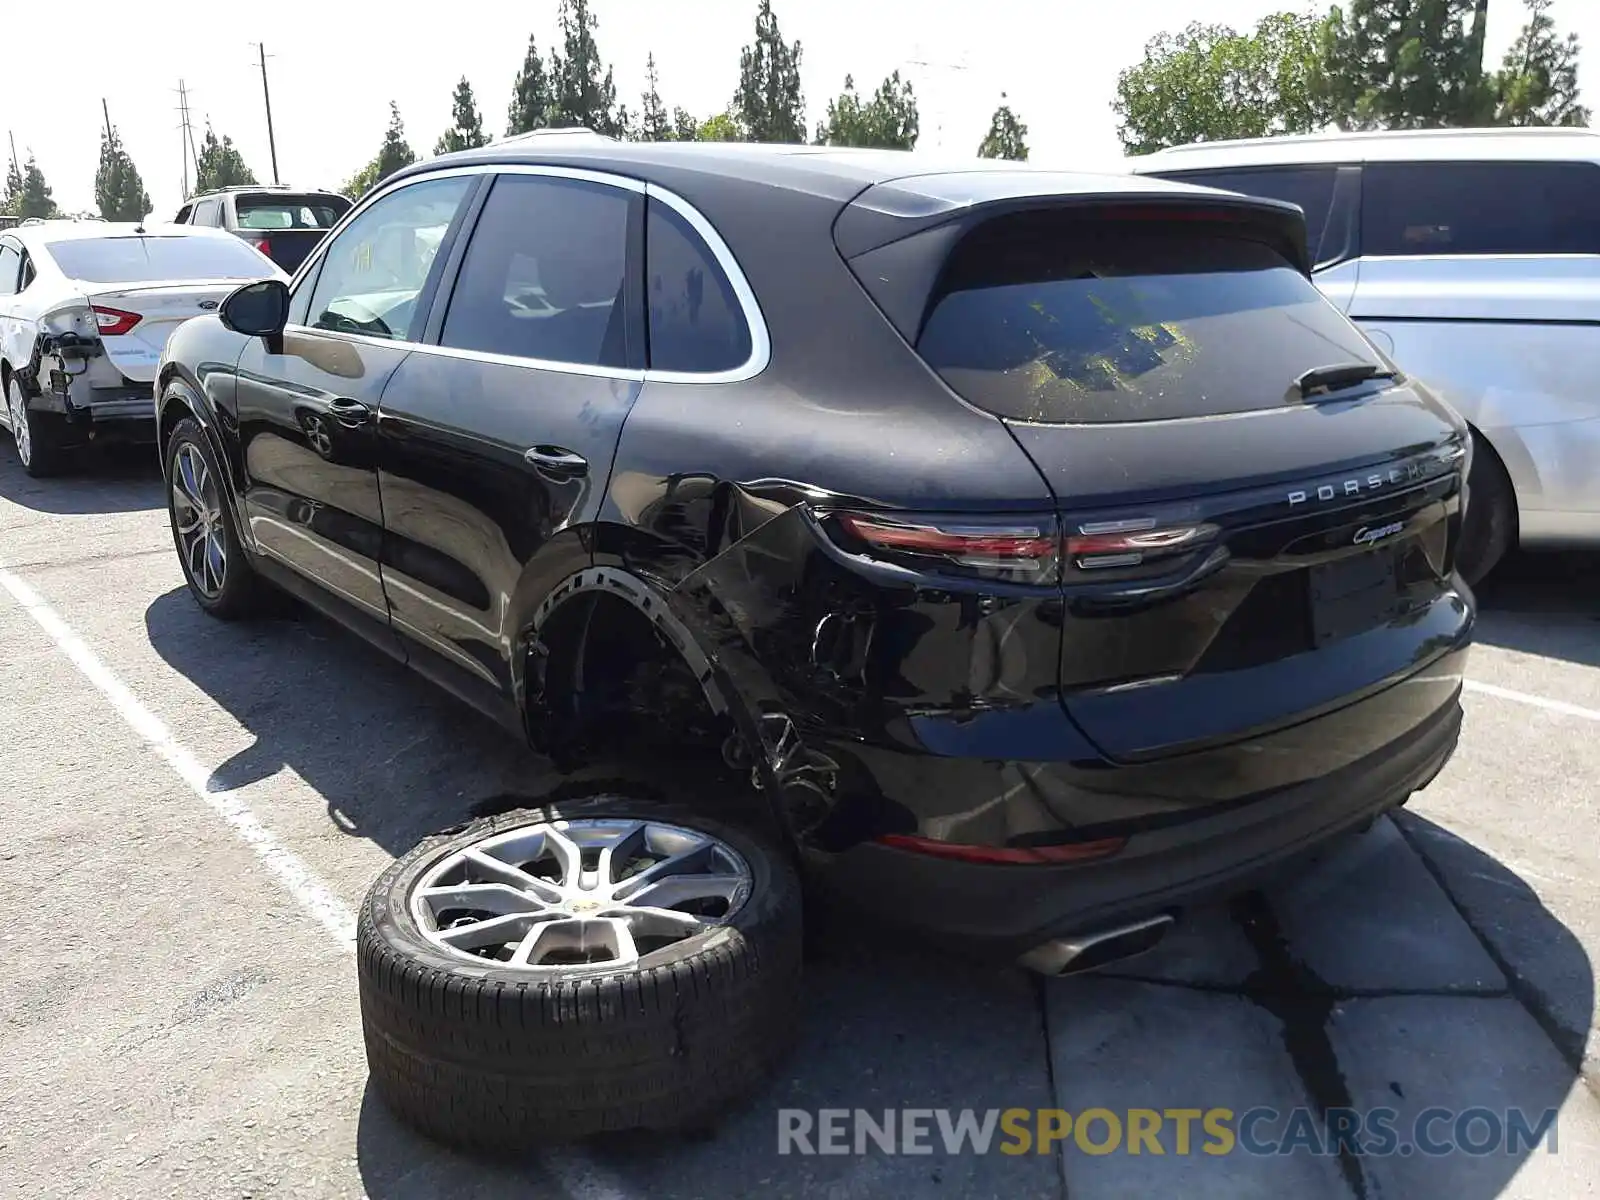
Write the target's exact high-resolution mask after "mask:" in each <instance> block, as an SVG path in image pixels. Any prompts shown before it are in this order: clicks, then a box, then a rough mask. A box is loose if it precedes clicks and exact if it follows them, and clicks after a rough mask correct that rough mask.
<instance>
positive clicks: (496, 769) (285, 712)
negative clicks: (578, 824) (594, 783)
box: [145, 588, 551, 857]
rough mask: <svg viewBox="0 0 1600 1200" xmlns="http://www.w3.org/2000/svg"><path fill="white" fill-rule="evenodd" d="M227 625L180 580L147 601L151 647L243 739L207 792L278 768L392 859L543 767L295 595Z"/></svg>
mask: <svg viewBox="0 0 1600 1200" xmlns="http://www.w3.org/2000/svg"><path fill="white" fill-rule="evenodd" d="M286 607H288V608H289V612H290V614H291V615H288V616H284V617H280V618H274V619H263V620H259V621H252V622H238V623H227V622H222V621H216V620H213V619H212V618H210V617H208V616H206V615H205V614H204V613H203V612H201V611H200V609H199V607H198V606H197V605H196V604H195V603H194V600H193V598H192V597H191V596H190V595H189V593H188V591H187V590H186V589H184V588H177V589H175V590H173V591H170V592H167V593H166V594H164V595H162V596H159V597H157V599H156V600H155V601H154V602H153V603H152V604H151V605H150V606H149V608H148V609H146V611H145V630H146V633H147V635H148V637H149V640H150V645H151V646H152V648H154V649H155V651H156V652H157V653H158V654H159V655H160V656H161V657H162V658H163V659H164V660H165V661H166V662H167V663H168V665H170V666H171V667H172V668H173V669H175V670H176V671H178V672H179V673H180V674H182V675H183V676H184V677H185V678H187V679H188V680H189V681H190V682H191V683H193V684H194V685H195V686H196V687H198V688H200V690H201V691H203V692H205V694H206V695H208V696H210V697H211V699H212V700H214V701H215V702H216V703H217V704H218V705H220V706H221V707H222V708H223V709H224V710H226V711H227V712H228V713H229V714H231V715H232V716H233V717H234V719H235V720H237V721H238V722H239V724H240V725H241V726H243V727H244V728H245V729H246V730H248V731H249V732H250V733H251V734H252V735H253V736H254V739H255V740H254V741H253V743H252V744H251V745H250V746H249V747H247V748H246V749H244V750H242V751H240V752H239V753H238V754H235V755H234V756H233V757H232V758H230V759H229V760H227V761H226V762H224V763H222V764H221V765H220V766H218V767H216V768H215V770H214V771H213V772H212V775H211V779H210V780H209V785H210V786H211V787H212V788H213V789H214V790H228V789H233V788H240V787H244V786H247V785H249V784H251V783H256V782H258V781H260V780H263V779H266V778H269V777H271V776H272V775H274V774H276V773H277V772H278V771H280V770H281V769H283V768H284V767H288V768H290V769H291V770H293V771H294V772H295V773H296V774H297V775H299V776H300V777H301V778H302V779H303V780H305V782H306V783H307V784H308V785H309V786H310V787H311V788H313V789H314V790H315V791H316V792H317V793H318V794H320V795H321V796H322V797H323V798H324V800H325V801H326V803H327V810H328V818H329V820H330V821H331V822H332V823H333V824H334V825H335V826H337V827H338V828H339V829H341V830H343V831H344V832H346V833H349V834H352V835H356V836H360V837H364V838H367V839H369V840H371V841H373V842H375V843H376V844H378V845H379V846H381V847H382V848H383V849H384V850H385V851H387V852H388V853H389V854H390V855H392V856H394V857H399V856H400V855H402V854H404V853H405V852H406V851H408V850H410V849H411V848H412V847H413V846H414V845H415V844H416V843H417V842H418V841H420V840H421V839H422V838H423V837H424V836H426V835H427V834H429V833H433V832H435V831H437V830H439V829H443V828H446V827H447V826H450V825H454V824H457V823H459V822H460V821H462V820H464V819H466V818H468V817H470V816H472V815H474V814H473V808H474V806H475V805H476V804H478V803H479V802H481V801H482V800H483V799H484V798H485V797H490V796H497V795H502V794H504V793H508V792H512V793H530V792H537V791H538V790H540V787H541V785H542V783H543V782H544V781H546V780H548V779H550V778H551V772H550V768H549V766H548V764H546V763H545V762H544V761H543V760H541V759H540V758H538V757H537V756H536V755H534V754H532V753H531V752H530V751H528V750H526V749H524V748H523V747H522V746H520V745H519V744H518V743H517V741H516V740H515V739H514V738H512V737H511V736H510V735H508V734H506V733H505V732H503V731H502V730H500V729H499V728H498V727H497V726H495V725H493V724H492V723H491V722H490V721H489V720H488V718H486V717H482V716H480V715H478V714H477V713H476V712H474V711H473V710H472V709H470V708H468V707H467V706H466V705H464V704H461V703H460V702H458V701H456V700H455V699H454V698H453V697H451V696H449V695H448V694H446V693H444V692H442V691H440V690H439V689H438V688H437V687H435V686H434V685H433V684H431V683H429V682H428V681H427V680H425V679H423V678H421V677H420V676H418V675H417V674H415V673H414V672H412V671H411V670H410V669H409V668H407V667H405V666H404V665H402V664H401V663H398V662H395V661H393V660H392V659H390V658H388V657H386V656H385V655H384V654H382V653H381V652H380V651H378V650H376V649H374V648H373V647H371V646H368V645H367V644H366V643H364V642H362V641H361V639H359V638H358V637H356V636H355V635H354V634H352V633H349V632H348V631H346V630H344V629H342V628H340V627H339V626H337V625H336V624H334V623H333V622H331V621H328V620H326V619H324V618H322V617H321V616H318V615H316V614H314V613H312V612H310V611H309V610H307V609H304V608H300V607H298V606H286Z"/></svg>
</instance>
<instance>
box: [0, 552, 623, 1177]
mask: <svg viewBox="0 0 1600 1200" xmlns="http://www.w3.org/2000/svg"><path fill="white" fill-rule="evenodd" d="M0 589H4V590H5V591H6V592H7V593H8V594H9V595H10V596H11V598H12V599H13V600H15V601H16V602H17V605H18V606H19V607H20V608H21V609H22V610H23V611H24V612H26V613H27V614H28V616H29V617H31V618H32V619H33V622H34V624H36V625H38V626H39V628H40V629H42V630H43V631H44V632H45V634H46V635H47V636H48V637H49V638H50V640H51V641H52V642H54V643H55V645H56V647H57V648H58V649H59V650H60V651H61V652H62V653H63V654H64V655H66V657H67V658H68V660H70V661H71V663H72V665H73V666H75V667H77V668H78V670H79V671H80V672H81V673H82V674H83V676H84V678H86V679H87V680H88V681H89V682H90V683H91V684H93V685H94V687H95V689H96V690H97V691H99V692H100V694H101V695H103V696H104V697H105V698H106V700H107V701H108V702H109V703H110V704H111V706H112V707H113V708H114V709H116V711H117V714H118V715H119V716H120V717H121V718H122V719H123V720H124V721H125V722H127V724H128V726H129V728H131V729H132V730H133V731H134V732H135V733H137V734H138V735H139V736H140V737H141V738H143V739H144V741H145V742H146V743H147V744H148V745H149V746H150V748H151V749H152V750H154V751H155V752H156V754H157V755H158V756H160V758H161V759H162V761H163V762H165V763H166V764H167V765H168V766H169V767H171V768H172V770H173V771H174V772H175V773H176V774H177V775H178V777H179V778H181V779H182V780H183V781H184V783H186V784H187V785H188V786H189V789H190V790H191V791H192V792H194V794H195V795H196V796H198V797H199V798H200V799H201V800H202V801H204V802H205V804H206V806H207V807H208V808H210V809H211V810H212V811H213V812H215V813H216V814H217V815H218V816H219V817H221V818H222V819H223V820H224V821H226V822H227V824H228V827H229V828H230V829H232V830H233V832H234V834H235V835H236V836H237V837H238V838H239V840H240V841H242V842H244V844H245V845H246V846H248V847H249V848H250V850H251V852H252V853H254V854H255V856H256V857H257V858H258V859H260V860H261V863H262V865H263V866H265V867H266V868H267V870H268V871H270V872H271V873H272V874H273V876H275V877H276V878H277V880H278V882H279V883H280V884H282V885H283V887H284V890H286V891H287V892H288V893H289V894H290V895H291V896H292V897H293V898H294V900H295V902H296V903H297V904H299V905H300V907H301V908H302V909H304V910H305V912H306V913H307V915H309V916H310V917H312V918H313V919H314V920H315V921H316V922H317V923H318V924H319V925H321V926H322V927H323V928H324V929H325V930H327V931H328V933H330V934H331V935H332V936H333V938H334V939H335V940H336V941H337V942H338V943H339V945H340V946H341V947H343V948H344V949H345V950H347V951H354V949H355V944H356V919H355V914H354V913H353V912H351V911H350V908H349V906H348V905H346V904H345V902H344V901H343V900H341V899H340V898H339V897H338V895H337V894H335V892H334V890H333V889H332V888H331V887H329V886H328V885H327V884H326V883H324V882H323V880H322V879H321V878H320V877H319V876H318V875H317V873H316V872H315V871H313V870H312V869H311V868H310V867H309V866H307V865H306V863H305V860H303V859H302V858H301V857H300V856H299V855H298V854H296V853H295V852H294V851H293V850H290V849H289V848H288V847H286V846H284V845H283V844H282V843H281V842H279V841H278V839H277V837H276V836H275V835H274V834H273V832H272V830H270V829H268V828H267V827H266V826H265V825H264V824H262V823H261V821H260V819H259V818H257V816H256V814H255V813H254V812H253V811H252V810H251V808H250V806H249V805H248V804H247V803H245V801H244V800H243V798H242V797H241V796H240V795H239V793H238V792H237V791H235V790H233V789H220V790H219V789H213V788H212V787H210V786H209V782H208V781H209V779H210V777H211V772H210V771H209V770H208V769H207V768H206V767H205V766H203V765H202V764H201V762H200V760H199V759H197V758H196V757H195V756H194V755H193V754H192V753H191V752H190V751H189V750H188V749H187V748H186V747H185V746H184V745H183V744H182V743H181V742H179V741H178V739H177V738H176V737H174V736H173V734H172V731H171V730H170V729H168V728H167V726H166V724H165V723H164V722H163V721H162V720H161V718H159V717H158V716H156V715H155V714H154V713H153V712H151V711H150V710H149V709H148V708H147V707H145V705H144V703H143V702H142V701H140V699H139V698H138V697H137V696H135V695H134V694H133V692H132V691H131V690H130V689H129V688H128V686H127V685H126V684H124V683H123V682H122V681H121V680H120V679H118V678H117V676H116V675H115V674H114V673H113V672H112V671H111V668H109V667H108V666H106V665H105V663H104V662H102V661H101V660H100V657H99V656H98V655H97V654H95V652H94V651H93V650H91V649H89V647H88V645H87V644H86V643H85V642H84V641H83V639H82V638H80V637H79V636H78V635H77V634H76V633H74V632H73V630H72V628H71V627H70V626H69V625H68V624H67V623H66V622H65V621H63V620H62V619H61V618H60V617H59V616H57V615H56V613H55V610H53V609H52V608H51V607H50V606H49V605H48V604H46V603H45V602H44V600H43V599H42V598H41V597H40V595H39V593H38V592H36V591H34V590H33V588H32V587H30V586H29V585H28V584H27V583H26V582H24V581H23V580H22V579H21V578H19V577H18V576H17V575H16V574H14V573H13V572H12V571H11V570H9V569H8V568H7V566H6V565H5V564H4V563H0ZM543 1165H544V1167H545V1169H546V1170H548V1171H549V1172H550V1173H551V1174H552V1175H554V1176H555V1177H556V1178H557V1179H558V1181H559V1182H560V1184H561V1187H562V1190H563V1191H564V1192H565V1193H566V1195H567V1196H568V1197H570V1198H571V1200H629V1196H630V1193H629V1192H627V1191H626V1190H625V1189H623V1188H622V1187H620V1186H618V1184H617V1183H616V1182H615V1181H613V1180H612V1178H611V1177H610V1176H609V1174H608V1173H607V1172H606V1171H605V1170H604V1169H603V1168H602V1167H600V1166H599V1164H597V1163H595V1162H593V1161H592V1160H590V1159H588V1158H587V1157H586V1156H584V1155H583V1154H581V1153H580V1152H576V1151H556V1152H553V1153H550V1154H548V1155H546V1156H545V1157H544V1159H543Z"/></svg>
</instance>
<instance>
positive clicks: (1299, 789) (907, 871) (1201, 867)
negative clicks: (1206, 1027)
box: [807, 651, 1465, 958]
mask: <svg viewBox="0 0 1600 1200" xmlns="http://www.w3.org/2000/svg"><path fill="white" fill-rule="evenodd" d="M1464 661H1465V651H1457V652H1455V653H1453V654H1450V655H1447V656H1446V657H1445V659H1444V660H1441V661H1440V662H1438V663H1435V664H1434V665H1433V666H1431V667H1430V668H1428V669H1427V670H1426V671H1424V672H1420V673H1419V674H1418V676H1417V677H1414V678H1413V679H1409V680H1405V681H1403V682H1401V683H1400V684H1398V685H1395V687H1394V688H1391V689H1389V692H1387V693H1384V694H1383V695H1380V696H1378V697H1372V698H1369V699H1368V700H1365V701H1362V702H1360V703H1358V704H1356V705H1352V706H1351V707H1350V708H1349V709H1346V710H1342V711H1343V716H1344V718H1345V719H1344V721H1343V722H1335V721H1333V720H1332V718H1331V717H1324V718H1320V719H1318V720H1315V721H1311V722H1308V723H1307V724H1306V725H1305V726H1302V727H1299V730H1298V732H1299V733H1300V734H1301V738H1300V739H1299V741H1300V744H1302V745H1305V744H1308V742H1309V741H1310V740H1316V739H1318V738H1323V739H1327V740H1331V741H1334V742H1337V741H1339V739H1340V738H1341V737H1344V736H1348V734H1349V731H1350V729H1352V728H1354V727H1356V726H1355V724H1353V723H1352V722H1353V721H1354V722H1366V721H1368V720H1369V719H1380V718H1383V717H1385V716H1387V717H1391V718H1392V717H1394V716H1395V715H1397V714H1398V712H1400V711H1401V706H1402V705H1403V704H1404V703H1405V702H1406V700H1405V696H1404V689H1412V690H1413V691H1414V692H1416V693H1417V694H1419V695H1433V696H1434V697H1435V700H1434V703H1432V705H1431V706H1430V707H1429V710H1428V711H1427V712H1426V714H1425V715H1423V716H1422V717H1421V719H1419V720H1417V721H1416V722H1414V723H1412V724H1410V725H1409V726H1408V727H1404V731H1403V732H1402V733H1400V734H1399V736H1395V737H1392V738H1391V739H1390V740H1388V741H1386V742H1384V743H1383V744H1382V745H1380V746H1378V747H1376V748H1374V749H1370V750H1368V751H1367V752H1366V753H1364V754H1362V755H1361V756H1360V757H1358V758H1355V759H1354V760H1353V761H1351V760H1347V761H1346V763H1345V765H1343V766H1341V767H1339V768H1337V769H1334V770H1331V771H1328V772H1327V773H1324V774H1319V775H1315V776H1313V777H1311V778H1306V779H1303V780H1302V781H1300V782H1297V783H1294V784H1292V785H1289V786H1284V787H1277V788H1272V789H1270V790H1267V791H1265V792H1261V793H1257V794H1255V795H1252V796H1250V797H1249V798H1246V799H1240V800H1236V801H1233V802H1227V803H1221V804H1205V805H1191V806H1190V807H1189V808H1188V809H1187V810H1185V811H1173V812H1169V813H1167V814H1166V815H1164V816H1161V815H1151V816H1147V817H1145V818H1143V819H1141V820H1139V821H1136V822H1129V821H1124V822H1107V823H1104V824H1102V825H1100V826H1098V827H1096V830H1094V831H1088V830H1086V831H1085V832H1086V833H1088V832H1094V833H1096V835H1097V836H1105V835H1106V834H1107V833H1109V832H1112V831H1114V830H1116V829H1118V828H1119V827H1120V828H1121V829H1122V830H1123V831H1124V832H1125V836H1126V837H1127V842H1126V844H1125V845H1124V847H1123V848H1122V850H1121V851H1120V852H1118V853H1117V854H1116V855H1115V856H1113V857H1109V858H1105V859H1101V860H1098V861H1093V862H1083V863H1076V864H1063V865H1054V864H1051V865H1034V864H1005V865H993V864H987V863H970V862H962V861H952V860H949V859H945V858H939V857H931V856H928V855H925V854H921V853H917V852H914V851H908V850H902V849H897V848H892V847H889V846H885V845H882V844H879V843H876V842H873V841H860V842H857V843H856V844H854V845H852V846H850V847H849V848H848V849H843V850H839V851H837V852H832V853H829V852H825V851H822V850H820V849H816V848H812V849H810V850H809V851H808V860H809V861H808V864H807V865H808V868H809V873H810V875H811V878H812V881H813V883H814V884H816V885H818V886H819V887H820V888H821V889H822V890H823V891H824V892H825V893H827V894H828V895H830V896H831V897H832V898H834V899H835V900H838V901H841V902H843V903H844V904H846V905H848V906H850V907H852V908H855V909H857V910H858V911H862V912H867V913H873V914H882V915H883V916H884V918H885V919H887V920H889V921H891V922H893V923H898V924H901V925H905V926H907V927H911V928H913V929H915V930H916V931H917V932H921V933H924V934H927V935H930V936H932V937H933V938H936V939H938V940H939V941H941V942H942V943H944V944H946V945H949V946H953V947H960V948H965V949H968V950H972V951H977V952H981V953H993V954H997V955H1001V956H1004V957H1008V958H1009V957H1015V956H1017V955H1020V954H1021V953H1023V952H1025V951H1027V950H1029V949H1032V948H1033V947H1034V946H1037V945H1038V944H1039V943H1041V942H1043V941H1046V940H1048V939H1051V938H1056V937H1062V936H1066V935H1068V934H1072V933H1079V932H1084V931H1087V930H1091V929H1095V928H1098V927H1101V926H1104V925H1106V924H1109V923H1111V922H1113V921H1121V920H1125V919H1134V918H1138V917H1141V916H1146V915H1150V914H1154V913H1158V912H1163V911H1171V910H1174V909H1177V908H1180V907H1182V906H1184V905H1185V904H1188V903H1191V902H1193V901H1195V900H1198V899H1202V898H1204V897H1206V896H1209V895H1215V894H1218V893H1222V892H1226V891H1229V890H1235V889H1237V888H1239V887H1242V886H1245V885H1247V884H1248V883H1249V882H1250V881H1251V880H1253V879H1255V878H1258V877H1259V876H1261V875H1262V874H1264V873H1266V872H1268V871H1269V870H1270V869H1271V868H1273V867H1275V866H1276V865H1278V864H1280V863H1282V862H1283V861H1285V860H1287V859H1291V858H1293V857H1295V856H1296V855H1298V854H1300V853H1302V852H1305V851H1308V850H1311V849H1313V848H1314V847H1316V846H1317V845H1319V844H1320V843H1322V842H1324V841H1326V840H1327V839H1329V838H1331V837H1334V836H1336V835H1338V834H1340V833H1342V832H1344V831H1346V830H1350V829H1353V828H1356V827H1359V826H1361V825H1364V824H1365V823H1367V822H1368V821H1370V820H1371V819H1372V818H1373V817H1375V816H1377V815H1378V814H1380V813H1382V812H1384V811H1386V810H1387V809H1390V808H1393V807H1395V806H1397V805H1400V804H1403V803H1404V802H1405V800H1406V799H1407V797H1408V796H1410V795H1411V793H1412V792H1414V791H1416V790H1418V789H1419V788H1422V787H1424V786H1426V785H1427V784H1428V783H1429V782H1430V781H1431V780H1432V779H1433V777H1434V776H1435V775H1437V774H1438V773H1439V771H1440V770H1441V769H1442V768H1443V767H1444V765H1445V763H1446V762H1448V761H1449V759H1450V756H1451V754H1452V753H1453V752H1454V750H1455V746H1456V740H1457V737H1458V736H1459V733H1460V728H1461V704H1460V676H1459V667H1460V666H1462V665H1464ZM1435 681H1438V682H1439V683H1441V684H1443V685H1444V686H1445V688H1446V691H1445V694H1444V695H1443V696H1438V694H1437V692H1435V691H1433V690H1432V688H1431V686H1430V685H1433V684H1434V683H1435ZM1446 681H1447V682H1446ZM1397 690H1400V691H1401V695H1398V696H1397V695H1394V694H1393V693H1395V692H1396V691H1397ZM1334 715H1335V716H1338V715H1339V714H1334ZM1252 747H1253V749H1252ZM1278 748H1281V749H1283V750H1287V749H1289V745H1288V744H1287V743H1283V742H1281V741H1280V742H1279V743H1278ZM1235 749H1236V750H1237V752H1238V753H1237V755H1236V757H1235V760H1234V761H1235V762H1236V763H1237V764H1238V765H1239V767H1240V769H1246V767H1245V764H1247V763H1248V762H1249V761H1250V760H1252V759H1261V758H1264V757H1265V758H1271V757H1274V756H1275V754H1276V753H1277V749H1275V747H1274V738H1263V739H1260V740H1258V741H1257V742H1254V743H1247V744H1245V745H1244V746H1242V747H1236V748H1235ZM1194 757H1200V756H1194ZM1195 765H1196V766H1197V767H1198V766H1199V764H1198V763H1197V764H1195ZM991 766H992V767H995V768H998V767H999V766H1000V764H991ZM1120 773H1121V770H1120V769H1117V768H1111V769H1110V770H1109V771H1108V772H1107V774H1111V775H1116V774H1120ZM1210 782H1211V781H1209V780H1207V779H1206V778H1205V777H1204V773H1203V772H1202V771H1198V770H1197V772H1196V777H1195V780H1194V783H1195V786H1196V787H1197V788H1200V789H1204V788H1205V787H1206V786H1208V784H1209V783H1210ZM1129 799H1132V797H1129ZM926 826H927V823H926V822H925V823H924V828H926ZM954 840H965V839H954ZM1015 841H1016V839H1012V842H1013V844H1015Z"/></svg>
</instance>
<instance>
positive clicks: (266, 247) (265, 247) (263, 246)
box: [250, 238, 272, 257]
mask: <svg viewBox="0 0 1600 1200" xmlns="http://www.w3.org/2000/svg"><path fill="white" fill-rule="evenodd" d="M250 244H251V245H252V246H254V247H255V248H256V249H257V250H259V251H261V253H263V254H265V255H267V256H268V257H271V255H272V243H271V242H270V241H268V240H267V239H266V238H256V240H255V241H253V242H251V243H250Z"/></svg>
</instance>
